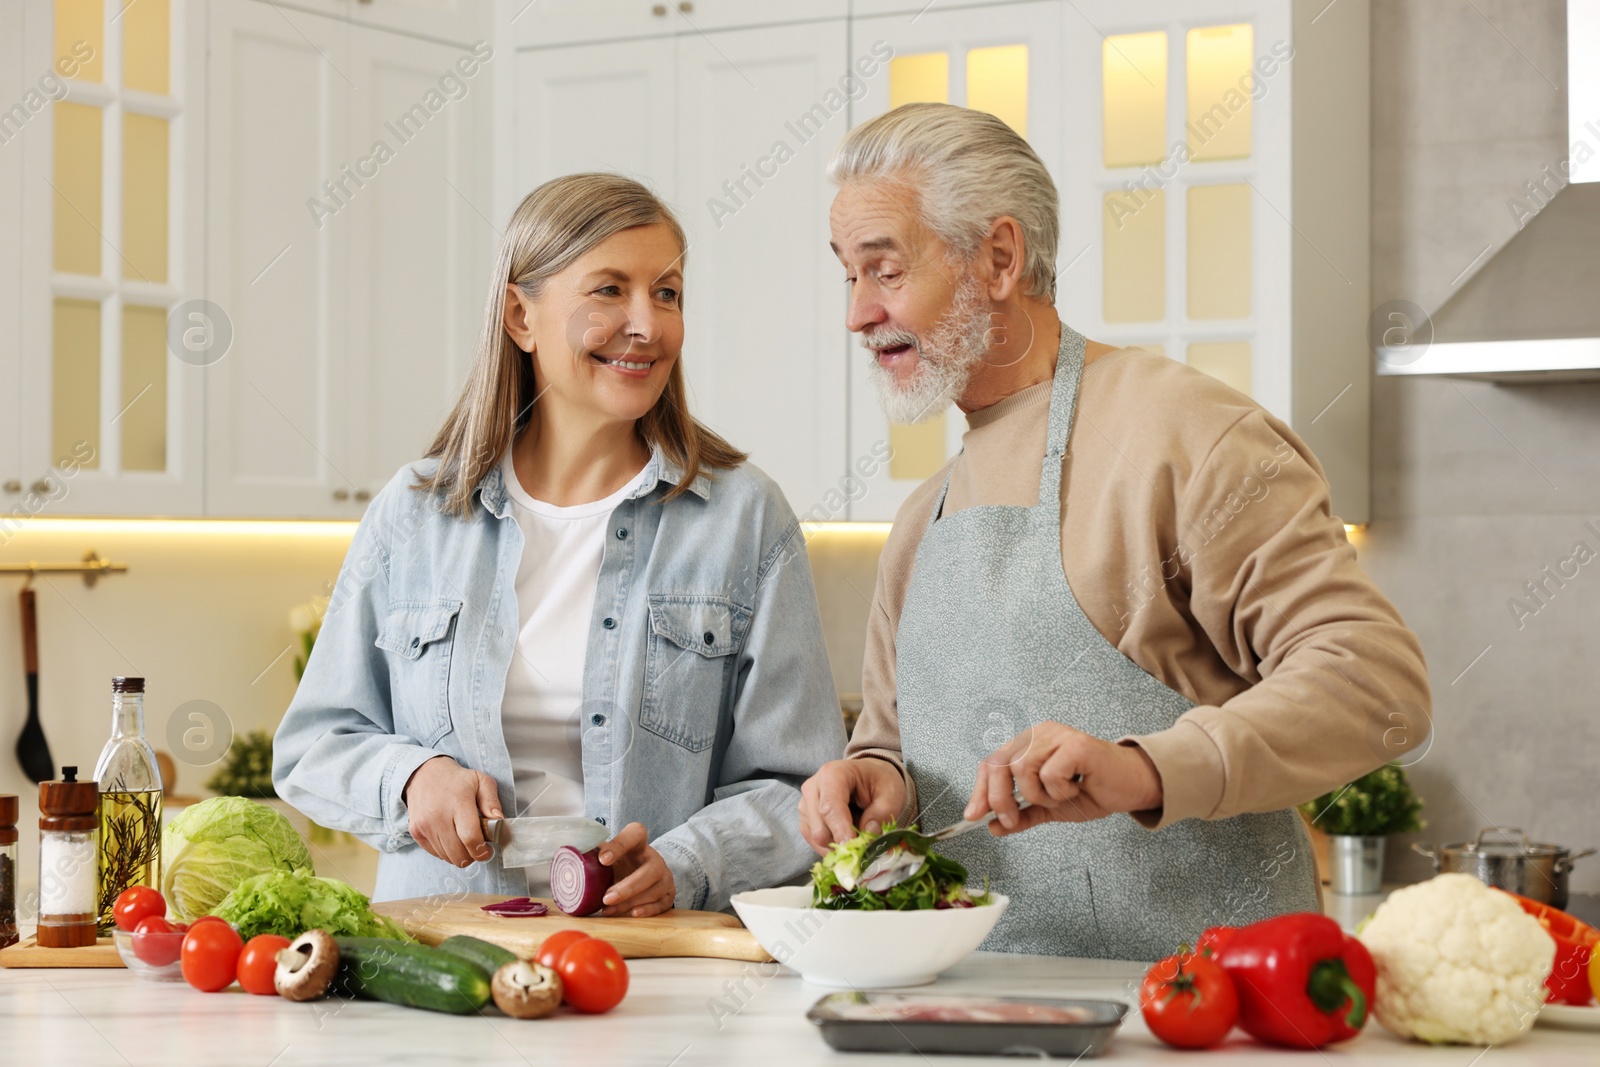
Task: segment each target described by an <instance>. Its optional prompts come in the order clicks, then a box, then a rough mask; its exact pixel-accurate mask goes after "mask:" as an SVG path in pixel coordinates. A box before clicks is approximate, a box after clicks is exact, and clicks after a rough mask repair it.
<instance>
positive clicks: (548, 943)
mask: <svg viewBox="0 0 1600 1067" xmlns="http://www.w3.org/2000/svg"><path fill="white" fill-rule="evenodd" d="M588 936H589V935H588V934H586V933H584V932H583V931H582V930H557V931H556V932H555V933H553V934H551V935H550V936H549V937H547V938H545V939H544V940H543V941H541V942H539V951H538V952H537V953H535V954H534V957H533V960H534V962H535V963H542V964H544V965H545V966H546V967H548V968H550V969H551V970H552V971H553V970H555V969H556V966H557V964H559V963H560V962H561V954H562V953H563V952H565V951H567V949H568V947H570V946H571V945H572V944H573V943H574V942H578V941H582V940H584V939H586V938H587V937H588Z"/></svg>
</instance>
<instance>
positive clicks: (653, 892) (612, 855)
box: [600, 822, 678, 919]
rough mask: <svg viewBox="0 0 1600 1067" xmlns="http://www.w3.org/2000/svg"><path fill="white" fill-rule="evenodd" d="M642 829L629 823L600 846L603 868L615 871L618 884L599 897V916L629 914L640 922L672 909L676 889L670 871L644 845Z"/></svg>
mask: <svg viewBox="0 0 1600 1067" xmlns="http://www.w3.org/2000/svg"><path fill="white" fill-rule="evenodd" d="M647 836H648V834H647V832H646V830H645V828H644V827H643V826H641V825H639V824H638V823H636V822H630V823H629V824H628V825H627V826H624V827H623V828H622V832H621V833H619V834H617V836H616V837H613V838H612V839H611V840H610V841H607V842H606V843H605V844H603V845H601V846H600V863H601V865H602V866H606V867H613V868H615V869H616V874H617V881H616V884H615V885H613V886H612V887H611V888H610V889H608V890H606V895H605V897H604V898H602V902H603V903H604V904H605V910H604V911H602V912H601V914H602V915H611V916H616V915H631V916H633V917H634V918H635V919H642V918H644V917H645V916H646V915H659V914H661V913H662V912H664V911H667V910H669V909H670V908H671V907H672V902H673V900H674V899H675V898H676V897H677V895H678V887H677V885H676V883H674V882H673V880H672V869H671V868H670V867H668V866H667V861H666V860H664V859H662V858H661V853H659V852H657V851H656V850H655V849H653V848H651V847H650V846H649V845H647V844H646V843H645V839H646V837H647Z"/></svg>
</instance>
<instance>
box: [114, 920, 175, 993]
mask: <svg viewBox="0 0 1600 1067" xmlns="http://www.w3.org/2000/svg"><path fill="white" fill-rule="evenodd" d="M183 935H184V931H182V930H174V931H172V932H171V933H166V934H155V933H144V934H136V933H133V932H132V931H130V930H123V929H121V928H120V927H119V928H117V929H114V930H112V931H111V937H112V939H113V940H114V941H116V943H117V955H119V956H121V957H122V962H123V964H124V965H126V966H127V968H128V970H130V971H132V972H133V973H134V974H135V975H136V976H138V977H139V978H142V979H144V980H145V981H148V982H181V981H183V970H182V967H181V964H180V963H179V955H180V953H181V951H182V949H183Z"/></svg>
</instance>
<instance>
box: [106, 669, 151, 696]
mask: <svg viewBox="0 0 1600 1067" xmlns="http://www.w3.org/2000/svg"><path fill="white" fill-rule="evenodd" d="M111 691H112V692H113V693H142V692H144V679H143V678H133V677H128V676H124V675H121V674H119V675H117V676H116V677H115V678H113V679H111Z"/></svg>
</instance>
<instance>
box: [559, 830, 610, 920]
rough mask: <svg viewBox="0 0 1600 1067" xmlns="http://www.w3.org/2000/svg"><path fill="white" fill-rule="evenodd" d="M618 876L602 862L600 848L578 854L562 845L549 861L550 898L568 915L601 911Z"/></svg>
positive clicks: (591, 913) (569, 846) (576, 851)
mask: <svg viewBox="0 0 1600 1067" xmlns="http://www.w3.org/2000/svg"><path fill="white" fill-rule="evenodd" d="M615 879H616V872H615V871H613V870H612V869H611V868H610V867H606V866H604V865H602V864H601V862H600V849H599V846H596V847H594V848H591V849H590V850H589V851H588V852H579V851H578V850H577V849H575V848H573V847H572V846H571V845H562V846H561V847H560V848H558V849H556V854H555V857H554V858H553V859H551V861H550V896H551V897H552V898H553V899H554V900H555V902H556V907H558V908H560V909H561V910H562V911H564V912H566V913H567V914H568V915H593V914H594V913H595V912H597V911H599V910H600V908H601V906H602V903H603V900H604V897H605V895H606V890H608V889H610V888H611V883H612V882H613V881H614V880H615Z"/></svg>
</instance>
